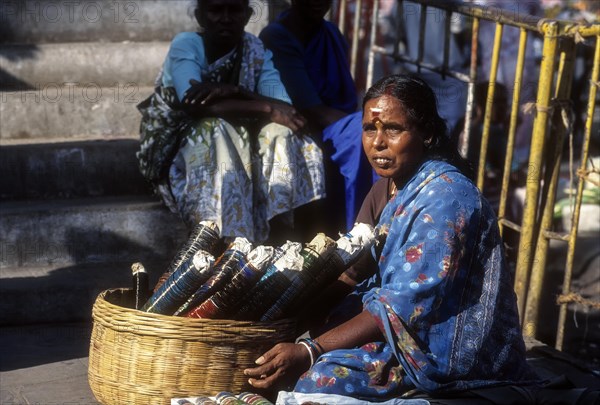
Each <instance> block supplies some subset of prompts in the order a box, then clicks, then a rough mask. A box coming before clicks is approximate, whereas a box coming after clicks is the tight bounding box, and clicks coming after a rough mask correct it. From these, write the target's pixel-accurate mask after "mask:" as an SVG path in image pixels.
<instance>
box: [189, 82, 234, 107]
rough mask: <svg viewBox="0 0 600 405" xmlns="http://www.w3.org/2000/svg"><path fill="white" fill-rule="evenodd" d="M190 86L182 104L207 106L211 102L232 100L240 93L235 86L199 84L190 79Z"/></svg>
mask: <svg viewBox="0 0 600 405" xmlns="http://www.w3.org/2000/svg"><path fill="white" fill-rule="evenodd" d="M190 84H191V87H190V88H189V89H188V91H186V93H185V96H184V98H183V104H191V105H195V104H208V103H210V101H212V100H218V99H226V98H232V97H234V96H237V95H239V93H240V90H239V88H238V87H237V86H234V85H232V84H227V83H201V82H199V81H196V80H194V79H192V80H190Z"/></svg>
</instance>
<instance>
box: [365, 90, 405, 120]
mask: <svg viewBox="0 0 600 405" xmlns="http://www.w3.org/2000/svg"><path fill="white" fill-rule="evenodd" d="M363 113H364V115H367V114H369V115H371V116H379V115H381V114H386V115H388V114H402V115H404V113H405V108H404V105H403V104H402V102H401V101H400V100H398V99H397V98H396V97H393V96H390V95H387V94H384V95H382V96H381V97H377V98H372V99H370V100H369V101H367V102H366V103H365V108H364V111H363Z"/></svg>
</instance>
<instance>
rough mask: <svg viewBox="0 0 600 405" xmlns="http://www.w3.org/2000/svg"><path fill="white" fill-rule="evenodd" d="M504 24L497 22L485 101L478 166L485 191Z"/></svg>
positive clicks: (478, 183)
mask: <svg viewBox="0 0 600 405" xmlns="http://www.w3.org/2000/svg"><path fill="white" fill-rule="evenodd" d="M502 31H503V25H502V24H496V34H495V36H494V49H493V50H492V66H491V69H490V80H489V84H488V91H487V97H486V102H485V114H484V116H483V132H482V134H481V147H480V149H479V165H478V166H477V187H479V189H480V190H481V191H482V192H483V186H484V182H485V162H486V160H487V150H488V144H489V139H490V122H491V121H492V109H493V107H494V94H495V93H496V76H497V74H498V63H499V62H500V47H501V45H502Z"/></svg>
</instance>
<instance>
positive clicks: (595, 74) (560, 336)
mask: <svg viewBox="0 0 600 405" xmlns="http://www.w3.org/2000/svg"><path fill="white" fill-rule="evenodd" d="M598 31H600V27H599V26H596V34H595V35H596V49H595V52H594V64H593V68H592V74H591V77H590V94H589V98H588V105H587V117H586V121H585V135H584V141H583V150H582V152H581V165H582V168H583V169H585V167H586V164H587V160H588V157H589V146H590V139H591V137H592V125H593V120H594V110H595V108H596V94H597V92H598V86H599V83H598V80H599V76H600V74H599V72H600V33H598ZM584 185H585V180H584V178H580V179H579V182H578V184H577V195H576V199H575V207H574V210H573V215H572V218H571V231H570V233H569V248H568V251H567V263H566V268H565V275H564V278H563V285H562V294H563V296H566V295H568V294H569V293H570V291H571V279H572V275H573V261H574V259H575V243H576V240H577V231H578V229H579V218H580V212H581V201H582V197H583V187H584ZM567 305H568V303H566V302H564V303H561V304H560V309H559V313H558V326H557V333H556V345H555V347H556V349H558V350H562V346H563V342H564V336H565V335H564V326H565V322H566V318H567Z"/></svg>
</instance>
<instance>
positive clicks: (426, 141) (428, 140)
mask: <svg viewBox="0 0 600 405" xmlns="http://www.w3.org/2000/svg"><path fill="white" fill-rule="evenodd" d="M423 144H424V145H425V147H426V148H429V147H430V146H431V138H429V139H425V141H423Z"/></svg>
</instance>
